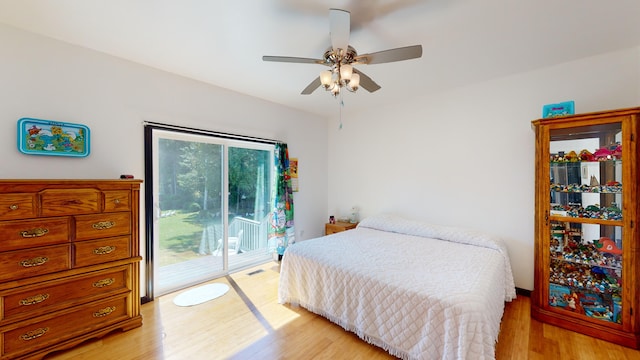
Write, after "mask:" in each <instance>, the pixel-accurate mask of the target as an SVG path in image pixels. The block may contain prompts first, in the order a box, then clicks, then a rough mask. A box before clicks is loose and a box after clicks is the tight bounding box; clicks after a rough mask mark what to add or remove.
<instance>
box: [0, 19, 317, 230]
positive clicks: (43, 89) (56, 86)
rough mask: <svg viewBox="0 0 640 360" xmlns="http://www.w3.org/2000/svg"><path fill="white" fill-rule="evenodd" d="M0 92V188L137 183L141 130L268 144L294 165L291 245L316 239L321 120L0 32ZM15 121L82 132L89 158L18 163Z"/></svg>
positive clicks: (49, 41) (100, 56)
mask: <svg viewBox="0 0 640 360" xmlns="http://www.w3.org/2000/svg"><path fill="white" fill-rule="evenodd" d="M0 84H1V86H0V99H1V100H0V153H1V154H2V156H1V160H0V178H3V179H10V178H27V179H34V178H89V179H97V178H105V179H115V178H118V177H119V176H120V174H133V175H135V177H136V178H143V177H144V146H143V121H155V122H163V123H169V124H177V125H183V126H189V127H195V128H202V129H209V130H216V131H223V132H229V133H235V134H242V135H249V136H256V137H262V138H269V139H277V140H281V141H284V142H287V143H288V145H289V154H290V156H291V157H298V158H299V161H300V165H299V176H300V192H297V193H295V194H294V202H295V205H294V206H295V208H294V210H295V219H296V220H295V221H296V231H297V235H300V234H301V233H304V234H303V235H302V236H299V237H300V238H301V239H305V238H309V237H315V236H320V235H321V234H322V232H323V230H324V228H323V225H324V222H325V220H326V213H327V182H326V176H325V174H326V173H327V124H326V121H325V120H324V119H321V118H318V117H316V116H314V115H309V114H306V113H303V112H300V111H296V110H293V109H290V108H286V107H283V106H280V105H276V104H273V103H269V102H266V101H263V100H259V99H256V98H251V97H248V96H245V95H242V94H238V93H234V92H231V91H228V90H225V89H221V88H217V87H213V86H210V85H207V84H204V83H201V82H197V81H193V80H190V79H186V78H183V77H179V76H175V75H172V74H169V73H166V72H163V71H159V70H156V69H152V68H149V67H145V66H142V65H138V64H134V63H131V62H128V61H124V60H121V59H118V58H115V57H111V56H107V55H105V54H102V53H99V52H95V51H92V50H88V49H84V48H80V47H77V46H72V45H69V44H66V43H62V42H59V41H55V40H52V39H49V38H45V37H42V36H38V35H34V34H30V33H26V32H23V31H20V30H17V29H15V28H11V27H7V26H4V25H0ZM22 117H33V118H39V119H47V120H55V121H60V122H70V123H80V124H85V125H87V126H89V128H90V131H91V153H90V155H89V156H88V157H86V158H65V157H50V156H34V155H23V154H21V153H20V152H19V151H18V149H17V145H16V124H17V121H18V119H20V118H22ZM141 229H143V231H144V226H141ZM141 239H143V241H144V236H142V237H141Z"/></svg>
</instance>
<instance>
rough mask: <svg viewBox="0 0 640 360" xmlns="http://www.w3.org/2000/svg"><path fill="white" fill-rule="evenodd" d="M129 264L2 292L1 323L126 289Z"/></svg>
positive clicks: (103, 296) (30, 316) (126, 290)
mask: <svg viewBox="0 0 640 360" xmlns="http://www.w3.org/2000/svg"><path fill="white" fill-rule="evenodd" d="M128 276H129V267H128V266H121V267H118V268H114V269H109V271H100V272H99V273H95V272H94V273H90V274H86V275H83V276H81V277H77V276H76V277H72V278H70V279H68V280H66V281H63V282H61V281H58V280H56V281H50V282H48V283H42V284H38V285H32V286H29V287H28V288H22V289H19V290H13V291H11V292H8V291H7V292H5V293H4V294H3V295H2V296H1V299H2V303H3V304H4V307H3V309H4V313H3V314H2V318H1V319H2V320H1V321H2V323H5V322H11V321H15V320H19V319H25V318H32V317H34V316H37V315H42V314H45V313H50V312H52V311H56V310H59V309H61V308H66V307H69V305H70V304H77V303H80V302H88V301H90V300H92V299H95V298H96V297H101V298H105V297H107V296H109V295H113V294H116V293H119V292H128V291H129V290H130V289H129V288H127V280H126V279H127V277H128ZM83 299H87V300H84V301H83Z"/></svg>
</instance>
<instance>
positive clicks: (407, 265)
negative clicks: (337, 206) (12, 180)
mask: <svg viewBox="0 0 640 360" xmlns="http://www.w3.org/2000/svg"><path fill="white" fill-rule="evenodd" d="M515 296H516V293H515V286H514V282H513V275H512V272H511V264H510V262H509V256H508V253H507V250H506V247H505V246H504V245H503V244H502V242H501V241H500V240H499V239H496V238H494V237H491V236H488V235H487V234H482V233H478V232H473V231H469V230H464V229H457V228H452V227H443V226H435V225H430V224H426V223H422V222H418V221H414V220H409V219H404V218H401V217H398V216H393V215H377V216H373V217H370V218H366V219H364V220H363V221H362V222H360V224H358V226H357V228H356V229H353V230H349V231H344V232H340V233H336V234H332V235H328V236H324V237H321V238H317V239H311V240H305V241H301V242H298V243H295V244H293V245H291V246H289V247H288V248H287V250H286V252H285V255H284V257H283V259H282V264H281V269H280V283H279V288H278V300H279V302H280V303H282V304H291V305H294V306H298V305H299V306H302V307H304V308H306V309H307V310H309V311H311V312H314V313H316V314H319V315H321V316H323V317H326V318H327V319H329V320H330V321H332V322H334V323H336V324H338V325H340V326H341V327H343V328H344V329H346V330H348V331H351V332H354V333H355V334H357V335H358V336H359V337H360V338H361V339H363V340H365V341H367V342H369V343H371V344H373V345H376V346H378V347H381V348H383V349H385V350H386V351H388V352H389V353H390V354H391V355H394V356H396V357H399V358H402V359H494V358H495V343H496V341H497V338H498V333H499V331H500V321H501V319H502V314H503V312H504V304H505V301H511V300H513V299H514V298H515Z"/></svg>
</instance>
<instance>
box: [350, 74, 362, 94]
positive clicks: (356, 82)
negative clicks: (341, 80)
mask: <svg viewBox="0 0 640 360" xmlns="http://www.w3.org/2000/svg"><path fill="white" fill-rule="evenodd" d="M359 86H360V75H359V74H355V73H354V74H352V75H351V80H349V83H348V84H347V89H349V91H351V92H355V91H357V90H358V87H359Z"/></svg>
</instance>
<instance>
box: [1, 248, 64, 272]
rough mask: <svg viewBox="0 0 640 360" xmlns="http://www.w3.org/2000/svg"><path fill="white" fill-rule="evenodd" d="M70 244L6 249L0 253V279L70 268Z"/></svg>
mask: <svg viewBox="0 0 640 360" xmlns="http://www.w3.org/2000/svg"><path fill="white" fill-rule="evenodd" d="M70 246H71V245H54V246H47V247H42V248H36V249H27V250H16V251H7V252H5V253H1V254H0V281H6V280H15V279H21V278H26V277H31V276H36V275H43V274H49V273H53V272H56V271H62V270H67V269H70V268H71V254H70Z"/></svg>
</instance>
